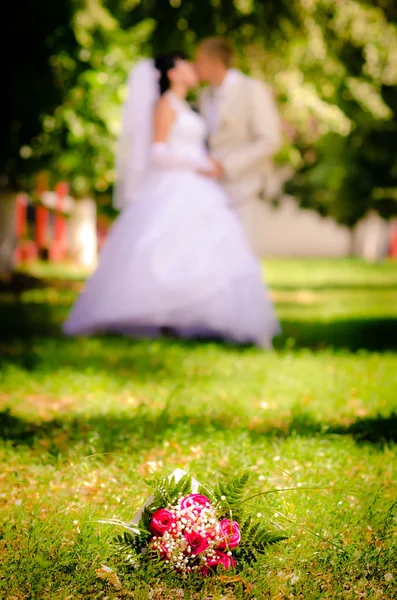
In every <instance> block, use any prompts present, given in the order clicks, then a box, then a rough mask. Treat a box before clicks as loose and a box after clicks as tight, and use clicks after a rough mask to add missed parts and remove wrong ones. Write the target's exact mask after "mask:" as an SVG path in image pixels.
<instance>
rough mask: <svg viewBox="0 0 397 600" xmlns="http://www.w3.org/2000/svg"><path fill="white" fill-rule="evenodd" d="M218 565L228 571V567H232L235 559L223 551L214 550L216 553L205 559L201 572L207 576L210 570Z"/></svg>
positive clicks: (234, 564)
mask: <svg viewBox="0 0 397 600" xmlns="http://www.w3.org/2000/svg"><path fill="white" fill-rule="evenodd" d="M219 565H222V567H223V568H224V569H225V571H229V569H234V567H235V566H236V561H235V560H234V558H232V557H231V556H228V555H227V554H225V553H224V552H220V551H219V550H216V555H215V556H214V558H210V559H209V560H208V561H207V564H206V565H204V567H203V568H202V569H201V574H202V575H204V576H205V577H208V575H209V573H210V570H213V569H216V568H217V567H218V566H219Z"/></svg>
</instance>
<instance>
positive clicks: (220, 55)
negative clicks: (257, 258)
mask: <svg viewBox="0 0 397 600" xmlns="http://www.w3.org/2000/svg"><path fill="white" fill-rule="evenodd" d="M232 63H233V48H232V45H231V43H230V42H229V41H228V40H227V39H224V38H208V39H206V40H204V41H203V42H201V44H200V45H199V47H198V49H197V56H196V66H197V71H198V74H199V77H200V79H201V81H202V82H205V83H208V84H209V86H208V87H207V88H205V89H204V90H203V92H202V94H201V96H200V99H199V107H200V112H201V114H202V116H203V117H204V119H205V120H206V122H207V124H208V127H209V132H210V137H209V146H210V154H211V158H213V159H214V160H215V168H214V171H213V172H212V176H214V177H216V178H218V179H219V180H221V181H222V183H223V184H224V186H225V189H226V191H227V192H228V194H229V196H230V197H231V200H232V204H233V208H234V209H235V210H236V212H237V214H238V216H239V217H240V220H241V222H242V224H243V227H244V229H245V232H246V235H247V238H248V240H249V242H250V244H251V246H252V249H253V250H254V251H255V252H256V254H260V253H261V249H260V245H261V244H260V242H261V231H260V229H261V227H260V225H261V220H260V219H261V212H262V211H261V209H263V205H262V204H261V198H262V197H263V195H264V191H265V188H266V173H267V172H269V170H270V168H271V165H272V157H273V155H274V154H275V153H276V152H277V150H278V148H279V146H280V121H279V117H278V114H277V109H276V106H275V103H274V100H273V98H272V94H271V91H270V90H269V89H268V88H267V86H266V85H265V84H264V83H263V82H262V81H258V80H256V79H252V78H251V77H247V76H246V75H244V74H243V73H241V72H240V71H237V70H235V69H232V68H231V67H232ZM262 219H263V216H262Z"/></svg>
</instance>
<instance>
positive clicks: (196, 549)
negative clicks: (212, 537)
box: [185, 531, 209, 556]
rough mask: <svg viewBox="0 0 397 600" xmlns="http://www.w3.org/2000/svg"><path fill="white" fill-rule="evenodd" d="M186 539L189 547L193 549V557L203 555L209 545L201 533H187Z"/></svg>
mask: <svg viewBox="0 0 397 600" xmlns="http://www.w3.org/2000/svg"><path fill="white" fill-rule="evenodd" d="M185 539H186V541H187V543H188V544H189V546H190V547H191V549H192V555H193V556H197V554H201V552H204V550H207V548H208V546H209V544H208V541H207V539H206V538H205V537H204V536H202V535H201V534H200V533H197V532H196V531H192V532H190V533H185Z"/></svg>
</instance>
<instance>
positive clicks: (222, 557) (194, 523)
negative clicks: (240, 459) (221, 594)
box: [105, 469, 286, 577]
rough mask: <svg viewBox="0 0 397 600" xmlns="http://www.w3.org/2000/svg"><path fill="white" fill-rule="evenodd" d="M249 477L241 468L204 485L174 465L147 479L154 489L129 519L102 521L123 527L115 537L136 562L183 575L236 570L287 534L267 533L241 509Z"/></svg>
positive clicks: (135, 563)
mask: <svg viewBox="0 0 397 600" xmlns="http://www.w3.org/2000/svg"><path fill="white" fill-rule="evenodd" d="M249 477H250V476H249V474H248V473H244V474H242V475H240V476H237V477H235V478H234V479H232V480H231V481H230V482H229V483H228V484H222V483H219V484H218V485H216V486H215V487H214V489H213V490H208V489H206V488H204V487H203V486H201V485H200V484H199V483H198V482H197V481H196V480H195V479H193V478H192V477H191V476H190V475H188V474H186V473H185V472H184V471H181V470H180V469H177V470H176V471H175V472H174V473H173V474H172V475H171V476H170V477H168V478H166V479H162V480H159V481H151V482H148V483H149V485H151V486H152V487H153V489H154V492H153V494H152V496H151V497H150V498H149V500H148V501H147V502H146V504H145V506H144V507H143V508H142V509H141V510H140V511H139V513H138V514H137V515H136V517H135V518H134V520H133V521H132V523H124V522H122V521H117V520H110V521H109V520H107V521H105V522H106V523H112V524H115V525H121V526H122V527H124V528H125V529H126V531H125V533H124V535H122V536H119V537H118V538H116V542H117V544H118V546H119V548H121V549H123V551H125V553H126V555H127V556H128V559H129V562H130V563H132V564H133V565H134V566H135V567H140V566H143V564H144V563H146V564H149V563H150V564H153V563H157V564H158V565H159V566H160V567H164V568H166V569H170V570H172V571H173V572H175V573H177V574H179V575H181V576H183V577H186V576H187V575H188V574H192V573H198V574H199V575H201V576H204V577H207V576H209V575H211V574H212V573H215V572H216V571H217V570H219V569H224V570H226V571H228V570H230V569H236V568H239V567H242V566H244V565H245V564H247V563H248V564H249V563H252V562H255V561H256V560H257V559H258V557H259V556H260V555H262V554H264V552H265V551H266V548H267V547H268V545H269V544H273V543H276V542H278V541H280V540H283V539H286V538H285V536H283V535H280V534H279V533H272V532H270V531H269V530H268V529H267V527H266V526H265V525H264V524H263V522H262V520H261V519H260V517H261V515H256V516H255V517H254V516H252V515H250V514H247V513H246V512H245V510H244V508H243V506H244V501H245V497H244V496H245V491H246V488H247V485H248V482H249Z"/></svg>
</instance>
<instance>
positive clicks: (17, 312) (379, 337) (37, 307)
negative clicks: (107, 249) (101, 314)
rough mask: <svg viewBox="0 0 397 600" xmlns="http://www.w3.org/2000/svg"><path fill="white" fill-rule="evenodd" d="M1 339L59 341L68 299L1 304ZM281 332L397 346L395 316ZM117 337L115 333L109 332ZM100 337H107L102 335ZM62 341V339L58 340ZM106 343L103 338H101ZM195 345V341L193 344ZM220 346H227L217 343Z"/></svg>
mask: <svg viewBox="0 0 397 600" xmlns="http://www.w3.org/2000/svg"><path fill="white" fill-rule="evenodd" d="M0 308H1V324H0V334H1V339H2V340H3V341H5V342H8V343H11V342H15V341H18V340H19V341H21V342H24V343H25V345H26V347H29V344H30V343H31V341H32V340H33V339H34V338H56V339H57V340H59V341H60V342H61V339H62V338H63V335H62V332H61V329H60V326H61V323H62V322H63V321H64V320H65V319H66V316H67V314H68V311H69V302H68V300H67V299H65V301H64V303H63V304H62V302H59V301H58V302H57V303H54V304H52V303H51V302H50V301H48V302H41V303H40V302H38V303H36V302H32V303H23V302H16V303H15V302H14V303H3V304H2V305H1V307H0ZM281 325H282V331H283V335H282V336H281V337H280V338H279V339H278V340H276V344H275V345H276V348H277V349H280V350H282V349H284V348H286V347H290V344H291V340H292V343H293V345H294V347H296V348H311V349H314V350H321V349H323V348H327V347H329V348H335V349H341V348H342V349H346V350H349V351H352V352H356V351H357V350H369V351H378V352H382V351H389V350H396V349H397V318H382V317H376V318H372V317H368V318H365V317H363V318H345V319H339V320H336V319H333V320H332V321H330V322H324V321H322V320H318V319H317V320H316V318H315V317H314V318H313V320H309V319H308V320H290V319H285V320H283V321H282V323H281ZM109 337H110V339H117V337H118V336H109ZM102 339H106V338H104V337H102ZM118 339H120V340H123V341H124V343H125V344H126V345H127V344H128V345H129V346H131V345H134V346H135V345H136V344H137V343H138V344H139V343H140V342H139V341H136V340H133V339H132V338H122V337H121V336H119V337H118ZM61 343H62V342H61ZM104 343H106V342H104ZM172 343H174V344H175V343H176V344H180V345H181V346H186V347H191V346H192V345H195V342H185V341H176V340H174V341H173V342H172ZM196 345H197V344H196ZM219 345H220V346H221V347H223V348H226V347H227V346H225V345H222V344H219Z"/></svg>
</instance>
